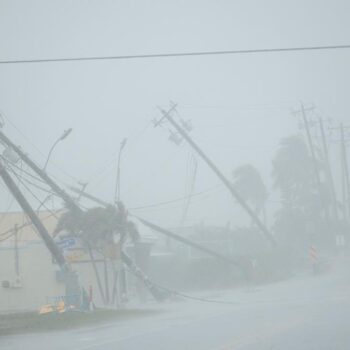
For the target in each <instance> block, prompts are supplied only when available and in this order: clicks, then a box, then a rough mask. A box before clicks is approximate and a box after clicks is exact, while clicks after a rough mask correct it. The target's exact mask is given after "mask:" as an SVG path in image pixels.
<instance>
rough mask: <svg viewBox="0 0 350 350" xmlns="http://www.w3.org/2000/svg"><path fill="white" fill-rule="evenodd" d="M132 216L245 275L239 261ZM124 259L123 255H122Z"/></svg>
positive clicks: (106, 204) (84, 195) (87, 195)
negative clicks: (234, 267)
mask: <svg viewBox="0 0 350 350" xmlns="http://www.w3.org/2000/svg"><path fill="white" fill-rule="evenodd" d="M71 189H72V190H73V191H74V192H77V193H81V191H80V190H79V189H76V188H74V187H72V188H71ZM81 195H82V197H85V198H88V199H90V200H92V201H94V202H96V203H98V204H102V205H104V206H105V207H108V206H109V205H110V204H108V203H107V202H104V201H103V200H101V199H99V198H97V197H95V196H93V195H91V194H88V193H81ZM131 216H133V217H135V218H136V219H137V220H139V221H140V222H141V223H143V224H144V225H146V226H147V227H149V228H151V229H152V230H155V231H157V232H159V233H161V234H163V235H165V236H166V237H169V238H171V239H173V240H175V241H178V242H181V243H183V244H185V245H187V246H189V247H192V248H194V249H196V250H199V251H201V252H204V253H206V254H208V255H210V256H212V257H214V258H217V259H219V260H221V261H223V262H225V263H228V264H230V265H234V266H236V267H238V268H240V269H241V270H242V272H243V273H245V271H244V270H243V267H242V265H241V264H240V263H239V262H238V261H236V260H234V259H231V258H228V257H226V256H224V255H222V254H220V253H218V252H215V251H214V250H211V249H208V248H207V247H205V246H203V245H201V244H198V243H196V242H193V241H191V240H189V239H188V238H184V237H182V236H179V235H177V234H176V233H173V232H171V231H169V230H166V229H165V228H162V227H160V226H158V225H156V224H154V223H152V222H149V221H147V220H145V219H142V218H140V217H138V216H136V215H132V214H131ZM122 258H123V255H122ZM124 262H125V263H127V262H128V260H125V261H124ZM129 267H130V266H129Z"/></svg>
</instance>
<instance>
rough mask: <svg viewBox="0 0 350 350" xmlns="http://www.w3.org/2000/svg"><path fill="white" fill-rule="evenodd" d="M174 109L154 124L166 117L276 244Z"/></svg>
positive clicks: (272, 242) (273, 244) (272, 241)
mask: <svg viewBox="0 0 350 350" xmlns="http://www.w3.org/2000/svg"><path fill="white" fill-rule="evenodd" d="M175 109H176V105H173V106H172V107H171V108H170V109H169V110H168V111H164V110H161V111H162V114H163V118H162V119H161V120H160V121H158V122H156V123H155V126H157V125H159V124H160V123H161V122H162V120H163V119H167V120H168V121H169V123H170V124H171V125H172V126H173V127H174V128H175V130H176V131H177V132H178V133H179V134H180V135H181V136H182V137H183V139H185V140H186V141H187V142H188V144H189V145H190V146H191V147H192V148H193V149H194V150H195V151H196V152H197V153H198V154H199V156H200V157H201V158H202V159H203V160H204V161H205V162H206V163H207V164H208V166H209V167H210V168H211V169H212V171H213V172H214V173H215V174H216V175H217V176H218V177H219V179H220V180H221V181H222V182H223V184H224V185H225V186H226V188H227V189H228V190H229V191H230V193H231V195H232V196H233V198H234V199H235V200H237V202H238V203H239V204H240V205H241V206H242V207H243V209H244V210H245V211H246V212H247V213H248V215H249V216H250V217H251V218H252V220H253V222H254V223H255V224H256V225H257V226H258V227H259V229H260V230H261V232H262V233H263V235H264V236H265V238H266V239H267V240H268V241H269V242H270V243H271V244H272V246H276V241H275V239H274V238H273V236H272V235H271V233H270V232H269V230H268V229H267V227H266V226H265V225H264V224H263V223H262V221H260V219H259V217H258V216H257V215H256V214H255V213H254V211H253V210H252V209H251V208H250V207H249V206H248V205H247V203H246V202H245V201H244V199H243V198H242V197H241V196H240V195H239V193H238V192H237V191H236V190H235V189H234V188H233V186H232V184H231V182H230V181H229V180H228V179H227V178H226V177H225V176H224V175H223V174H222V173H221V171H220V170H219V169H218V167H217V166H216V165H215V164H214V163H213V162H212V161H211V159H210V158H209V157H208V156H207V155H206V154H205V153H204V152H203V151H202V150H201V149H200V148H199V146H198V145H197V144H196V143H195V142H194V141H193V140H192V139H191V137H190V136H189V135H188V133H187V132H186V131H185V130H184V129H183V128H182V127H181V126H180V125H179V124H178V123H177V122H176V121H175V120H174V118H173V117H172V116H171V112H172V111H174V110H175Z"/></svg>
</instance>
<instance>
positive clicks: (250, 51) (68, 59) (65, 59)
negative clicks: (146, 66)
mask: <svg viewBox="0 0 350 350" xmlns="http://www.w3.org/2000/svg"><path fill="white" fill-rule="evenodd" d="M342 49H350V45H349V44H346V45H326V46H297V47H279V48H262V49H244V50H223V51H192V52H169V53H150V54H136V55H116V56H114V55H113V56H87V57H60V58H37V59H18V60H0V64H25V63H54V62H75V61H110V60H133V59H151V58H170V57H175V58H176V57H191V56H223V55H241V54H259V53H276V52H293V51H294V52H296V51H321V50H342Z"/></svg>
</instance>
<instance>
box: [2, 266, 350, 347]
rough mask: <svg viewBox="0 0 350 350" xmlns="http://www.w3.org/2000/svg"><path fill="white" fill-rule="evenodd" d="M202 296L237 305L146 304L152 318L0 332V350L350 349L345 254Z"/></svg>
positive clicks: (349, 276) (349, 274)
mask: <svg viewBox="0 0 350 350" xmlns="http://www.w3.org/2000/svg"><path fill="white" fill-rule="evenodd" d="M203 295H205V296H206V297H208V298H211V299H216V300H220V301H227V302H231V303H232V304H215V303H204V302H197V301H190V300H186V301H178V302H172V303H167V304H162V305H161V306H159V305H149V306H147V307H148V308H149V309H153V310H154V311H156V312H155V313H154V314H152V316H147V317H141V318H136V319H129V320H125V321H124V320H119V321H118V322H113V323H109V324H104V325H99V326H96V327H92V328H91V327H90V328H81V329H78V330H72V331H62V332H54V333H45V334H26V335H17V336H8V337H2V338H0V349H26V350H41V349H45V350H47V349H50V350H51V349H52V350H56V349H60V350H61V349H74V350H75V349H77V350H109V349H113V350H116V349H117V350H140V349H142V350H148V349H150V350H158V349H159V350H175V349H181V350H182V349H191V350H195V349H203V350H228V349H242V350H258V349H259V350H265V349H266V350H267V349H269V350H271V349H274V350H276V349H278V350H279V349H281V350H288V349H298V350H323V349H324V350H347V349H350V263H349V261H348V260H345V259H343V260H341V261H338V263H337V264H336V268H335V271H333V272H331V273H328V274H326V275H322V276H312V275H311V273H306V274H304V275H303V276H298V277H295V278H293V279H292V280H289V281H285V282H279V283H275V284H270V285H267V286H261V287H256V288H250V289H241V290H235V291H221V292H211V293H209V292H208V293H204V294H203ZM203 295H202V296H203Z"/></svg>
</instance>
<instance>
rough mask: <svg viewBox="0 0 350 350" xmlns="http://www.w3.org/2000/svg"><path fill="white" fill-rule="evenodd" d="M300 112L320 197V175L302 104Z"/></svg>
mask: <svg viewBox="0 0 350 350" xmlns="http://www.w3.org/2000/svg"><path fill="white" fill-rule="evenodd" d="M300 112H301V116H302V119H303V124H304V126H305V130H306V137H307V142H308V145H309V150H310V153H311V159H312V164H313V168H314V175H315V179H316V185H317V187H318V190H319V194H320V196H322V184H321V178H320V173H319V169H318V164H317V159H316V152H315V147H314V144H313V142H312V137H311V132H310V124H309V119H308V118H307V116H306V109H305V107H304V105H303V104H302V103H301V109H300Z"/></svg>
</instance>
